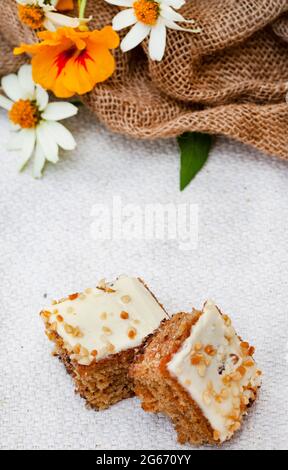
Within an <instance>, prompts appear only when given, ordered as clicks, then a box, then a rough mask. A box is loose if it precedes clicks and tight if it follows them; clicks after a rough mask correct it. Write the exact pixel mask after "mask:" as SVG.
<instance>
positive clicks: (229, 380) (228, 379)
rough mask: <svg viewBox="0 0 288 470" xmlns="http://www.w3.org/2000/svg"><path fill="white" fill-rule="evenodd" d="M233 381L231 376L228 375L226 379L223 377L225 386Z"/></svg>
mask: <svg viewBox="0 0 288 470" xmlns="http://www.w3.org/2000/svg"><path fill="white" fill-rule="evenodd" d="M231 380H232V379H231V377H230V375H226V376H225V377H223V379H222V382H223V383H224V385H228V384H230V383H231Z"/></svg>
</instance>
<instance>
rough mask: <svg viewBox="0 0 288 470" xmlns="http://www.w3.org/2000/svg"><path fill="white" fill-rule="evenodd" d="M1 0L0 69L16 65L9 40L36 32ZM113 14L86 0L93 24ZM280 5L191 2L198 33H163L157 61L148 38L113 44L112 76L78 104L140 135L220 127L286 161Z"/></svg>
mask: <svg viewBox="0 0 288 470" xmlns="http://www.w3.org/2000/svg"><path fill="white" fill-rule="evenodd" d="M0 2H1V3H3V12H2V15H1V17H0V32H1V34H2V36H3V38H5V41H6V44H4V43H3V41H2V40H1V37H0V48H1V55H0V73H1V74H3V73H7V71H8V70H11V71H12V70H16V69H17V67H18V66H19V62H18V63H17V62H16V60H15V62H13V61H12V60H11V57H12V55H11V47H12V46H15V45H17V44H18V43H19V42H21V41H25V42H31V41H33V40H35V37H34V35H33V33H31V31H30V30H29V29H28V28H26V27H24V26H23V25H21V24H20V23H19V21H18V17H17V11H16V5H15V1H14V0H5V2H4V1H3V0H0ZM118 11H119V10H118V9H117V7H112V6H110V5H108V4H107V3H105V1H104V0H88V7H87V15H89V14H92V15H93V21H92V22H91V26H92V27H95V28H100V27H102V26H104V25H106V24H111V21H112V18H113V16H114V15H115V14H116V13H117V12H118ZM287 12H288V0H188V1H187V2H186V5H185V6H184V7H183V9H182V11H181V13H183V15H184V16H185V17H186V18H187V19H189V18H195V19H196V20H197V23H198V25H199V26H200V27H201V29H202V32H201V33H200V34H191V33H186V32H179V31H172V30H169V33H168V37H167V47H166V53H165V57H164V59H163V61H162V62H160V63H158V62H152V61H151V60H149V58H148V56H147V43H144V45H143V47H139V48H137V49H136V50H134V51H132V52H130V53H127V54H123V53H122V52H121V51H120V49H119V50H117V51H116V52H115V57H116V63H117V69H116V72H115V74H114V75H113V76H112V77H111V79H109V80H108V81H107V82H105V83H103V84H101V85H98V86H97V87H96V88H95V89H94V90H93V91H92V92H91V93H89V94H88V95H86V96H85V97H83V101H84V103H85V104H86V105H87V106H88V107H89V108H90V109H91V110H92V111H93V112H94V113H95V114H96V115H97V116H98V118H99V119H100V120H101V121H102V122H104V123H105V124H106V125H107V126H108V127H109V128H110V129H112V130H113V131H115V132H120V133H124V134H126V135H130V136H134V137H138V138H147V139H151V138H153V139H154V138H163V137H165V138H166V137H174V136H177V135H179V134H181V133H183V132H186V131H200V132H208V133H211V134H224V135H227V136H230V137H233V138H235V139H237V140H240V141H242V142H244V143H247V144H251V145H253V146H254V147H256V148H258V149H260V150H262V151H264V152H267V153H269V154H272V155H277V156H279V157H281V158H284V159H288V104H287V103H286V94H287V91H288V47H287V40H288V16H287ZM125 33H126V31H125V32H124V33H123V34H125ZM123 34H122V33H121V35H122V36H123ZM8 45H9V46H10V48H9V46H8ZM2 50H4V52H5V53H4V54H2Z"/></svg>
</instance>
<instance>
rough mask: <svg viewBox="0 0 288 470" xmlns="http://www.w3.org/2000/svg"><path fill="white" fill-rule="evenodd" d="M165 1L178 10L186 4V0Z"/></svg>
mask: <svg viewBox="0 0 288 470" xmlns="http://www.w3.org/2000/svg"><path fill="white" fill-rule="evenodd" d="M163 3H166V5H170V6H171V7H173V8H175V9H176V10H179V8H181V7H183V5H185V0H164V2H163Z"/></svg>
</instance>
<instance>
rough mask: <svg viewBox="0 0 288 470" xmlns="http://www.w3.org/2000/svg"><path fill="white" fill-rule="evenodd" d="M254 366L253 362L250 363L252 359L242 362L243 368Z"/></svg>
mask: <svg viewBox="0 0 288 470" xmlns="http://www.w3.org/2000/svg"><path fill="white" fill-rule="evenodd" d="M254 364H255V362H254V361H252V359H246V361H244V362H243V366H244V367H253V366H254Z"/></svg>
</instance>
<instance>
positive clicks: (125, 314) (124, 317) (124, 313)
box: [120, 310, 129, 320]
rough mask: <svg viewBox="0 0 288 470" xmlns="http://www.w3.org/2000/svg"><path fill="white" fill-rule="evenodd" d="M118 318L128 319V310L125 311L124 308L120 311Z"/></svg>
mask: <svg viewBox="0 0 288 470" xmlns="http://www.w3.org/2000/svg"><path fill="white" fill-rule="evenodd" d="M120 318H122V320H128V318H129V313H128V312H125V311H124V310H123V311H122V312H121V313H120Z"/></svg>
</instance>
